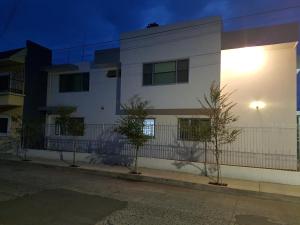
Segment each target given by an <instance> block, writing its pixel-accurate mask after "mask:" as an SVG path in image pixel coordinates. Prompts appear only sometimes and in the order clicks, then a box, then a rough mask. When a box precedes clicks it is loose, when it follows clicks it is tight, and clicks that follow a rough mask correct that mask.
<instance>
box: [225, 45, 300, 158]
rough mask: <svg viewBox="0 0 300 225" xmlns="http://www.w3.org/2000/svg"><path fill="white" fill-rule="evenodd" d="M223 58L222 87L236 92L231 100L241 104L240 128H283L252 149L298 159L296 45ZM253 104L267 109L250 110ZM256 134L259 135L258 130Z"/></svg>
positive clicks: (233, 51) (253, 49)
mask: <svg viewBox="0 0 300 225" xmlns="http://www.w3.org/2000/svg"><path fill="white" fill-rule="evenodd" d="M221 55H222V56H221V64H222V65H221V86H224V85H227V87H226V89H225V90H226V91H227V92H230V91H235V92H234V93H233V95H232V96H231V99H230V100H231V101H233V102H234V103H237V106H236V107H235V108H234V110H233V111H234V113H235V114H236V115H237V116H239V119H238V122H237V123H236V126H242V127H248V126H251V127H258V128H259V127H280V128H283V129H282V132H281V134H280V133H278V132H277V133H276V134H275V133H274V135H273V134H272V132H270V133H269V134H268V136H267V137H264V136H263V134H264V132H262V133H261V138H258V139H256V143H254V145H253V146H254V147H253V146H252V149H256V148H257V149H264V146H266V149H268V151H271V152H272V153H278V154H292V155H296V149H297V147H296V132H297V130H296V44H295V43H286V44H277V45H268V46H262V47H251V48H248V49H246V50H245V49H244V50H243V49H230V50H222V53H221ZM253 101H262V102H263V103H264V104H265V107H264V108H259V109H255V108H254V109H253V108H250V104H251V102H253ZM277 131H278V130H277ZM253 134H254V135H256V136H257V135H258V133H257V131H256V130H255V129H254V130H253ZM249 148H250V146H249ZM268 153H270V152H268Z"/></svg>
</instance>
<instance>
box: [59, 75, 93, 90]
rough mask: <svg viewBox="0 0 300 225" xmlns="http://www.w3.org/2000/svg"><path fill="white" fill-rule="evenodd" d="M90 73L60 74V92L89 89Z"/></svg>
mask: <svg viewBox="0 0 300 225" xmlns="http://www.w3.org/2000/svg"><path fill="white" fill-rule="evenodd" d="M89 83H90V76H89V73H74V74H61V75H60V76H59V91H60V92H80V91H89Z"/></svg>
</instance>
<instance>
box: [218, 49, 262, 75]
mask: <svg viewBox="0 0 300 225" xmlns="http://www.w3.org/2000/svg"><path fill="white" fill-rule="evenodd" d="M265 60H266V54H265V50H264V48H263V47H245V48H237V49H230V50H223V51H222V59H221V66H222V70H228V71H232V72H233V73H235V74H246V73H253V72H256V71H258V70H259V69H261V67H262V66H263V65H264V63H265Z"/></svg>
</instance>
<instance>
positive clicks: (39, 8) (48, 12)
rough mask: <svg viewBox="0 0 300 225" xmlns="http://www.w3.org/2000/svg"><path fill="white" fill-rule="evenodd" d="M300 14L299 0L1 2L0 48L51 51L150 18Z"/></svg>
mask: <svg viewBox="0 0 300 225" xmlns="http://www.w3.org/2000/svg"><path fill="white" fill-rule="evenodd" d="M294 6H295V8H293V7H294ZM288 7H291V8H289V9H286V10H283V11H275V12H273V13H268V14H263V15H256V16H249V17H242V18H239V19H226V18H232V17H239V16H244V15H249V14H253V13H256V12H264V11H269V10H273V9H275V10H277V9H282V8H288ZM299 14H300V0H249V1H246V0H185V1H182V0H156V1H150V0H144V1H141V0H131V1H130V0H124V1H116V0H110V1H101V0H85V1H82V0H48V1H46V0H0V21H1V22H0V50H7V49H10V48H17V47H23V46H24V45H25V41H26V40H27V39H29V40H32V41H35V42H37V43H39V44H42V45H44V46H47V47H48V48H51V49H57V48H68V47H72V46H78V45H84V44H89V43H97V42H103V41H110V40H117V39H118V38H119V34H120V32H124V31H131V30H136V29H140V28H144V27H145V26H146V25H147V24H148V23H150V22H157V23H159V24H161V25H164V24H170V23H175V22H179V21H185V20H193V19H199V18H201V17H206V16H222V17H223V19H225V20H224V29H225V30H232V29H237V28H245V27H252V26H263V25H267V24H279V23H284V22H292V21H297V22H299V21H300V17H299ZM111 44H112V45H118V43H117V42H112V43H111ZM105 47H107V46H103V48H105ZM99 48H101V46H99Z"/></svg>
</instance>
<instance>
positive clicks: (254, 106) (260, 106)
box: [249, 101, 266, 110]
mask: <svg viewBox="0 0 300 225" xmlns="http://www.w3.org/2000/svg"><path fill="white" fill-rule="evenodd" d="M249 106H250V108H251V109H256V110H259V109H263V108H265V107H266V103H265V102H263V101H253V102H251V103H250V105H249Z"/></svg>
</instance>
